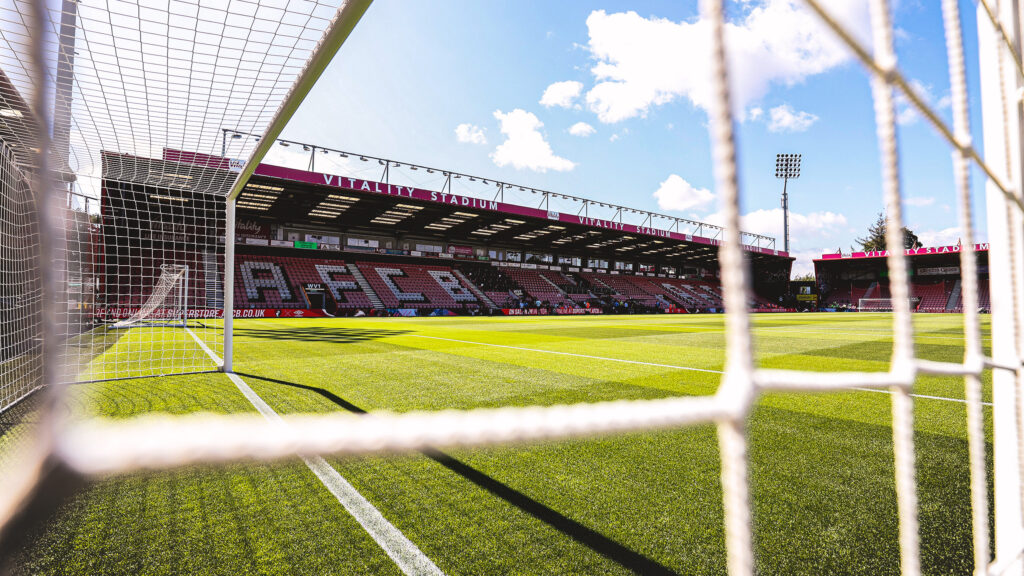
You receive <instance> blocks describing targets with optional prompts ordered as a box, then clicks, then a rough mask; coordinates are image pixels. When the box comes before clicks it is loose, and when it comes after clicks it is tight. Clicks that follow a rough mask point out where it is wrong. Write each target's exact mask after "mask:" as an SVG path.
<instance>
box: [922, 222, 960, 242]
mask: <svg viewBox="0 0 1024 576" xmlns="http://www.w3.org/2000/svg"><path fill="white" fill-rule="evenodd" d="M911 230H913V228H911ZM914 233H915V234H917V239H918V240H919V241H920V242H921V246H925V247H930V246H956V243H957V242H958V241H959V240H960V235H961V233H960V227H959V226H953V227H951V228H943V229H941V230H923V231H917V230H915V231H914Z"/></svg>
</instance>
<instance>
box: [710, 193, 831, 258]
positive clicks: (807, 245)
mask: <svg viewBox="0 0 1024 576" xmlns="http://www.w3.org/2000/svg"><path fill="white" fill-rule="evenodd" d="M703 220H704V221H705V222H709V223H711V224H717V225H719V226H721V225H722V223H723V221H724V219H723V218H722V215H721V213H719V212H716V213H714V214H711V215H709V216H707V217H706V218H704V219H703ZM740 228H741V229H742V230H743V231H744V232H753V233H754V234H762V235H764V236H771V237H772V238H775V247H776V248H777V249H779V250H782V249H783V247H784V246H785V242H784V240H783V236H782V208H772V209H770V210H755V211H753V212H749V213H747V214H744V215H743V217H742V218H741V219H740ZM847 232H848V231H847V222H846V216H843V215H842V214H837V213H835V212H828V211H825V212H811V213H809V214H801V213H799V212H792V211H790V213H789V242H790V256H793V257H795V258H796V262H794V263H793V274H805V273H807V272H813V271H814V267H813V264H812V262H811V260H812V259H814V258H818V257H820V256H821V255H822V254H826V253H835V251H836V248H837V247H840V246H843V245H845V244H844V243H845V240H844V238H846V235H847Z"/></svg>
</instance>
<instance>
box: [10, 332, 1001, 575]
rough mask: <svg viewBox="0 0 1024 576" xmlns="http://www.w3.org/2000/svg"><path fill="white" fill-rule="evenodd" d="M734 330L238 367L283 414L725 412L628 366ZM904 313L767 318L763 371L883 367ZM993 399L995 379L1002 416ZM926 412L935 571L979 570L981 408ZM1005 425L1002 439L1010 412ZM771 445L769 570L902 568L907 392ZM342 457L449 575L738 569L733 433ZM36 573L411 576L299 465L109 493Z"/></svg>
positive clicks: (307, 340) (133, 485)
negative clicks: (899, 513)
mask: <svg viewBox="0 0 1024 576" xmlns="http://www.w3.org/2000/svg"><path fill="white" fill-rule="evenodd" d="M723 320H724V317H722V316H713V315H699V316H696V315H695V316H608V317H585V318H583V317H549V318H514V319H512V318H465V317H460V318H429V319H427V318H424V319H412V318H410V319H370V318H366V319H323V320H313V319H299V320H239V321H237V322H236V360H235V368H236V370H237V372H239V373H240V374H241V376H242V378H243V379H244V380H245V381H246V382H247V383H248V384H249V385H250V386H251V387H252V388H253V389H254V390H255V391H256V392H257V393H258V394H259V395H260V396H261V397H263V398H264V399H265V400H266V402H267V403H268V404H269V405H270V406H271V407H272V408H273V409H274V410H276V411H277V412H279V413H281V414H288V413H300V412H329V411H351V412H360V411H373V410H391V411H397V412H403V411H409V410H438V409H445V408H460V409H463V408H475V407H499V406H523V405H533V404H543V405H548V404H558V403H575V402H593V401H600V400H611V399H640V398H660V397H668V396H685V395H704V394H711V393H714V391H715V390H716V388H717V386H718V381H719V378H720V376H719V375H718V374H716V373H713V372H698V371H689V370H682V369H679V368H668V367H663V366H650V365H643V364H631V363H623V362H616V361H614V360H613V359H620V360H635V361H641V362H648V363H654V364H666V365H672V366H678V367H690V368H702V369H707V370H721V369H722V366H723V362H724V357H725V339H724V333H723ZM890 320H891V318H890V317H889V316H888V315H885V314H771V315H760V316H757V317H755V319H754V335H755V341H756V348H757V350H756V362H757V364H758V365H759V366H762V367H772V368H791V369H800V370H815V371H839V370H885V369H886V368H887V366H888V358H889V354H890V350H891V341H892V339H891V330H890V327H889V326H890V325H889V322H890ZM914 321H915V326H916V329H917V347H916V349H917V354H918V356H919V357H922V358H927V359H932V360H944V361H951V362H959V361H960V360H961V359H962V356H963V338H962V318H961V317H960V316H958V315H917V316H915V318H914ZM984 321H985V324H986V325H985V326H984V330H985V334H986V339H985V342H986V348H987V346H988V343H989V340H988V337H987V334H988V327H987V323H988V319H987V317H984ZM129 332H130V333H128V334H125V335H123V336H120V338H122V339H124V340H123V342H113V343H111V345H110V346H109V347H106V348H103V349H102V350H101V351H100V353H101V356H99V357H98V358H97V360H96V362H100V361H102V360H103V359H104V358H112V357H113V356H110V355H116V354H119V353H120V354H124V353H125V349H124V347H126V346H128V345H129V342H130V341H131V339H132V338H143V337H144V335H143V332H142V331H141V330H136V331H129ZM178 332H179V334H180V331H178ZM174 338H180V336H179V335H176V336H174ZM457 341H459V342H457ZM178 342H179V343H180V342H182V341H178ZM483 344H499V345H505V346H513V347H517V348H528V349H532V350H523V349H515V348H502V347H497V346H486V345H483ZM119 347H120V348H121V349H119ZM153 349H156V350H158V349H159V347H156V348H153ZM545 350H547V351H558V352H568V353H571V354H576V355H580V356H570V355H556V354H547V353H544V352H543V351H545ZM188 353H189V354H191V353H192V352H191V351H190V352H188ZM583 356H589V358H585V357H583ZM136 368H137V366H136ZM133 369H134V368H133ZM990 383H991V377H990V375H988V374H986V379H985V400H986V401H987V402H988V401H990ZM72 388H73V398H74V404H75V406H76V408H77V409H78V410H79V411H80V412H83V413H88V414H95V415H105V416H111V417H128V416H132V415H137V414H141V413H147V412H170V413H187V412H195V411H211V412H218V413H237V412H253V411H254V409H253V408H252V406H251V405H250V404H249V403H248V402H247V401H246V399H245V398H244V397H243V396H242V395H241V393H239V392H238V390H237V389H236V388H235V386H234V385H233V384H232V383H231V381H230V380H229V379H228V378H227V377H226V376H224V375H223V374H201V375H192V376H176V377H166V378H148V379H135V380H118V381H108V382H102V383H90V384H78V385H75V386H73V387H72ZM914 392H915V393H916V394H922V395H928V396H937V397H942V398H948V399H962V398H963V397H964V390H963V381H962V379H960V378H938V377H922V378H920V379H919V381H918V383H917V385H916V386H915V390H914ZM914 404H915V405H914V416H915V428H916V435H915V442H916V449H917V450H916V457H917V463H916V464H917V477H918V489H919V499H920V507H919V512H920V520H921V548H922V560H923V565H924V569H925V572H926V573H929V574H968V573H970V571H971V534H970V506H969V500H968V499H969V490H968V489H969V485H968V468H967V447H966V431H965V421H966V416H965V407H964V404H962V403H960V402H955V401H947V400H937V399H924V398H920V399H916V400H915V403H914ZM985 410H986V418H987V419H988V420H989V422H988V424H987V430H988V434H989V439H988V440H989V442H991V422H990V418H991V410H990V408H988V407H986V409H985ZM24 412H25V410H20V411H18V410H15V411H12V412H11V413H8V414H5V415H0V434H2V435H0V464H4V465H12V463H11V461H10V459H9V458H8V459H7V460H5V459H4V456H3V447H4V446H5V445H9V444H10V443H11V441H12V439H16V438H17V437H19V436H24V432H25V428H26V427H27V426H30V425H31V424H27V423H25V422H27V421H29V420H31V417H30V416H24V414H23V413H24ZM19 418H20V419H19ZM749 438H750V469H751V488H752V494H753V500H754V523H755V535H754V539H755V547H756V554H757V568H758V571H759V572H760V573H763V574H815V575H818V574H895V573H897V572H898V557H899V551H898V546H897V534H896V533H897V517H896V502H895V488H894V479H893V456H892V431H891V416H890V396H889V395H888V394H885V393H879V392H868V391H863V392H861V391H850V392H842V393H830V394H804V393H800V394H795V393H772V394H766V395H763V396H761V397H760V398H759V400H758V403H757V407H756V409H755V410H754V413H753V415H752V417H751V420H750V423H749ZM990 448H991V446H990ZM989 459H990V467H991V455H989ZM328 461H329V462H330V463H331V464H332V465H333V466H334V467H335V468H336V469H337V470H338V471H339V472H340V473H341V475H342V476H343V477H345V478H346V479H347V480H348V481H349V482H351V483H352V485H353V486H355V488H357V489H358V490H359V491H360V492H361V493H362V494H363V496H365V497H366V498H367V499H368V500H369V501H370V502H371V503H372V504H373V505H374V506H376V507H377V508H378V509H379V510H380V511H381V513H382V514H383V515H384V517H385V518H387V519H388V520H389V521H390V522H391V523H392V524H394V525H395V526H396V527H397V528H398V529H399V530H401V531H402V532H403V533H404V534H405V535H406V536H407V537H408V538H409V539H410V540H411V541H412V542H414V543H415V544H416V545H417V546H419V548H420V549H421V550H422V551H423V552H424V553H425V554H426V555H427V556H428V557H429V558H430V559H431V560H432V561H433V562H434V563H436V564H437V566H438V567H439V568H441V570H443V571H444V572H445V573H447V574H502V575H504V574H630V573H639V574H722V573H724V571H725V537H724V529H723V512H722V495H721V487H720V478H719V466H720V465H719V457H718V446H717V441H716V437H715V431H714V428H713V427H712V426H699V427H694V428H684V429H676V430H669V431H657V432H645V433H633V434H626V435H620V436H606V437H598V438H579V439H572V440H567V441H559V442H548V443H541V444H528V445H515V446H502V447H491V448H486V449H473V450H464V449H458V450H443V451H440V452H431V453H412V454H406V455H400V456H387V457H364V458H350V459H333V458H329V459H328ZM990 478H991V471H990ZM990 493H991V486H990ZM16 566H17V570H18V571H19V572H20V573H24V574H133V575H134V574H168V575H171V574H370V573H372V574H399V573H400V572H399V570H398V568H397V567H396V566H395V565H394V564H393V563H392V561H391V560H390V559H389V558H388V556H387V555H386V554H385V553H384V552H383V551H382V550H381V549H380V548H379V547H378V546H377V545H376V544H375V542H374V541H373V540H372V539H371V538H370V537H369V536H368V535H367V533H366V532H364V531H363V530H362V528H361V527H360V526H359V524H357V523H356V521H355V520H354V519H353V518H352V517H351V516H349V515H348V514H347V513H346V512H345V510H344V509H343V508H342V507H341V505H340V504H339V503H338V502H337V501H336V500H335V499H334V497H333V496H332V495H331V494H330V493H329V492H328V491H327V490H326V489H325V488H324V487H323V485H321V484H320V483H319V481H318V480H317V479H316V477H315V476H314V475H313V474H312V473H311V472H310V471H309V470H308V469H307V468H306V467H305V466H304V465H302V464H301V463H298V462H296V463H282V464H275V465H267V464H251V463H242V464H236V465H232V466H229V467H226V468H212V467H195V468H188V469H184V470H177V471H173V472H162V473H146V474H141V473H140V474H135V475H130V476H126V477H118V478H112V479H107V480H103V481H99V482H96V483H94V484H92V485H91V486H90V487H89V488H88V489H86V490H85V491H82V492H80V493H79V494H77V495H76V496H75V497H73V498H72V499H71V500H70V501H68V502H67V503H66V504H65V505H64V506H63V507H62V508H61V510H60V511H59V513H58V514H57V516H56V518H55V519H54V520H53V522H52V523H51V524H50V525H49V526H46V527H45V528H44V529H42V530H40V532H39V534H37V535H34V536H33V537H32V544H31V546H30V547H29V548H27V549H25V550H24V551H23V552H22V554H21V557H19V558H18V559H17V560H16Z"/></svg>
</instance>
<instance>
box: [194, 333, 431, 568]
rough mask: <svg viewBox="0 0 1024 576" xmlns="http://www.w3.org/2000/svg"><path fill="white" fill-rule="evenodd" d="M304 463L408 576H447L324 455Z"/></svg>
mask: <svg viewBox="0 0 1024 576" xmlns="http://www.w3.org/2000/svg"><path fill="white" fill-rule="evenodd" d="M185 331H186V332H188V333H189V334H190V335H191V336H192V338H194V339H195V341H196V342H198V343H199V346H200V347H201V348H202V349H203V351H205V352H206V353H207V355H209V356H210V358H213V360H214V362H216V363H218V364H220V363H221V359H220V358H218V357H217V355H216V354H214V352H213V351H212V350H210V348H209V347H207V346H206V344H205V343H203V341H202V340H200V339H199V338H197V337H196V335H195V334H193V333H192V330H190V329H188V328H186V329H185ZM227 376H228V378H230V379H231V381H232V382H234V384H235V386H236V387H237V388H238V390H239V391H240V392H241V393H242V395H243V396H245V398H246V399H247V400H249V403H251V404H252V405H253V407H255V408H256V410H257V411H258V412H259V413H260V414H262V415H263V417H264V418H266V419H267V420H269V421H271V422H273V423H274V424H277V425H279V426H287V424H286V423H285V421H284V420H283V419H282V418H281V415H280V414H278V413H277V412H275V411H274V409H273V408H271V407H270V405H269V404H267V403H266V402H264V401H263V398H260V396H259V394H257V393H256V391H255V390H253V389H252V388H250V387H249V385H248V384H246V383H245V381H244V380H242V379H241V378H240V377H239V376H238V375H237V374H234V373H232V372H227ZM302 461H303V462H305V463H306V466H307V467H309V469H310V470H311V471H312V472H313V474H315V475H316V477H317V478H319V479H320V482H321V483H322V484H323V485H324V486H325V487H326V488H327V490H328V491H329V492H330V493H331V494H333V495H334V497H335V498H337V499H338V502H340V503H341V505H342V506H343V507H344V508H345V510H347V511H348V513H349V514H351V515H352V517H353V518H355V519H356V522H359V525H360V526H362V527H363V529H364V530H366V532H367V534H369V535H370V537H371V538H373V540H374V542H376V543H377V545H378V546H380V547H381V549H382V550H384V553H385V554H387V555H388V557H389V558H391V560H392V561H394V563H395V565H397V566H398V568H399V569H400V570H401V571H402V572H403V573H404V574H408V575H409V576H445V574H444V572H442V571H441V569H440V568H438V567H437V565H436V564H434V563H433V562H431V560H430V558H427V555H426V554H424V553H423V552H422V551H421V550H420V549H419V547H417V546H416V545H415V544H413V543H412V541H411V540H409V539H408V538H406V536H405V534H402V531H401V530H399V529H398V528H395V526H394V524H392V523H391V522H388V520H387V518H385V517H384V515H383V514H381V513H380V510H378V509H377V508H376V507H375V506H374V505H373V504H371V503H370V501H369V500H367V499H366V498H365V497H363V495H362V494H360V493H359V491H358V490H356V489H355V487H354V486H352V484H349V482H348V480H345V478H343V477H342V476H341V474H339V473H338V471H337V470H335V469H334V467H333V466H331V465H330V464H328V463H327V461H326V460H324V459H323V458H321V457H320V456H303V457H302Z"/></svg>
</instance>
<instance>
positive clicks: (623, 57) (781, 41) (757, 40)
mask: <svg viewBox="0 0 1024 576" xmlns="http://www.w3.org/2000/svg"><path fill="white" fill-rule="evenodd" d="M827 4H828V9H829V10H830V12H831V13H832V14H833V15H834V16H835V17H836V19H837V20H839V21H841V22H844V23H846V24H847V25H848V26H849V27H850V28H851V29H852V31H853V34H854V36H855V37H857V38H858V39H859V40H861V41H863V42H865V43H867V44H869V43H870V34H869V30H870V28H869V25H868V14H867V9H866V5H865V3H863V2H861V1H860V0H831V1H829V2H827ZM587 29H588V32H589V36H590V40H589V43H588V44H587V49H588V50H589V51H590V54H591V56H592V57H593V58H594V59H595V60H596V61H597V63H596V64H595V65H594V66H593V67H592V68H591V72H592V73H593V75H594V78H595V80H596V84H595V85H594V87H593V88H592V89H591V90H590V91H589V92H587V95H586V102H587V105H588V106H589V108H590V109H591V110H592V111H593V112H595V113H596V114H597V115H598V118H599V119H600V120H601V121H602V122H605V123H614V122H620V121H622V120H626V119H628V118H633V117H636V116H645V115H646V114H647V112H648V111H649V109H650V108H651V107H652V106H658V105H661V104H666V103H668V102H671V101H673V100H676V99H678V98H683V97H685V98H687V99H689V101H690V102H692V103H693V104H694V105H695V106H697V107H699V108H704V109H706V108H707V106H708V104H709V102H710V100H711V91H710V90H711V88H710V86H711V83H710V82H709V78H710V61H711V55H710V42H709V36H710V28H709V26H708V23H707V22H706V21H705V20H703V19H697V20H695V21H692V22H673V21H671V20H667V19H664V18H655V17H651V18H643V17H641V16H639V15H638V14H637V13H636V12H624V13H615V14H608V13H607V12H605V11H603V10H598V11H594V12H592V13H591V14H590V16H589V17H588V18H587ZM726 34H727V35H728V42H729V47H730V52H729V58H730V66H731V69H732V71H733V75H732V79H733V103H734V105H735V106H736V110H737V111H738V112H739V113H740V114H741V115H742V111H744V110H746V109H747V107H748V105H749V104H750V103H751V102H754V101H756V100H757V99H759V98H761V97H763V96H764V95H765V94H767V93H768V90H769V89H770V87H771V86H772V85H776V84H782V85H792V84H796V83H799V82H801V81H803V80H804V79H805V78H807V77H808V76H813V75H815V74H821V73H823V72H826V71H828V70H831V69H833V68H835V67H836V66H839V65H841V64H843V63H845V62H847V61H848V60H850V58H851V56H850V53H849V52H848V51H847V50H845V49H844V48H843V47H842V46H841V45H840V43H839V42H838V41H837V40H836V39H835V37H834V35H833V34H832V33H831V32H830V31H829V30H827V29H826V28H825V27H824V26H823V25H822V24H821V23H820V21H819V20H818V18H817V17H815V16H813V15H812V14H810V13H809V12H808V11H807V10H806V9H805V8H803V7H802V6H801V5H798V4H797V3H796V2H795V0H765V1H764V2H763V4H761V5H758V6H756V7H754V8H752V9H751V10H750V11H749V12H747V14H746V16H745V17H743V18H742V19H741V20H738V21H734V22H731V23H729V24H727V25H726Z"/></svg>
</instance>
